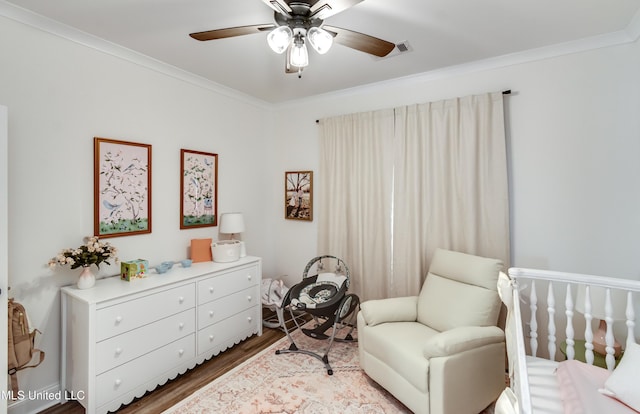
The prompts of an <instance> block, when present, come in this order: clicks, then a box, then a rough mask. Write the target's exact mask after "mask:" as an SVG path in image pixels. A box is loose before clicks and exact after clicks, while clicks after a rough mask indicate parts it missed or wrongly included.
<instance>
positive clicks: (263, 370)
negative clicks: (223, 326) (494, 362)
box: [163, 331, 492, 414]
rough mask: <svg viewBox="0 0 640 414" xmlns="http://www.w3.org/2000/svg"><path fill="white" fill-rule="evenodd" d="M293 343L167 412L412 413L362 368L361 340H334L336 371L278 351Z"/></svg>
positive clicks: (282, 343)
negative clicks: (328, 371) (360, 362)
mask: <svg viewBox="0 0 640 414" xmlns="http://www.w3.org/2000/svg"><path fill="white" fill-rule="evenodd" d="M292 336H293V338H294V341H295V342H296V344H297V345H298V348H299V349H304V350H311V351H314V352H315V351H320V354H321V355H324V352H323V350H324V348H323V347H326V344H327V341H320V340H316V339H313V338H309V337H307V336H306V335H304V334H303V333H302V332H300V331H294V332H293V333H292ZM343 336H344V335H343ZM353 336H354V337H355V336H356V334H355V331H354V333H353ZM289 344H290V342H289V340H288V339H287V338H286V337H285V338H283V339H281V340H279V341H278V342H276V343H275V344H273V345H271V346H270V347H269V348H267V349H265V350H264V351H262V352H260V353H259V354H257V355H255V356H254V357H252V358H251V359H249V360H247V361H246V362H244V363H242V364H241V365H239V366H237V367H236V368H234V369H233V370H231V371H229V372H227V373H226V374H224V375H222V376H220V377H219V378H217V379H216V380H214V381H213V382H211V383H209V384H207V385H206V386H204V387H203V388H201V389H200V390H198V391H196V392H195V393H194V394H192V395H190V396H189V397H188V398H186V399H185V400H183V401H181V402H180V403H178V404H176V405H175V406H173V407H171V408H170V409H168V410H167V411H165V412H164V413H163V414H187V413H188V414H194V413H198V414H208V413H210V414H214V413H215V414H219V413H225V414H227V413H230V414H231V413H242V414H244V413H247V414H285V413H286V414H332V413H345V414H352V413H353V414H361V413H362V414H377V413H394V414H396V413H411V411H410V410H409V409H408V408H406V407H405V406H404V405H402V403H400V402H399V401H398V400H396V399H395V398H394V397H393V396H392V395H391V394H389V393H388V392H387V391H385V390H384V389H383V388H381V387H380V386H379V385H378V384H377V383H375V382H373V381H372V380H370V379H369V377H367V376H366V375H365V374H364V372H363V371H362V369H360V366H359V364H358V344H357V343H347V342H334V344H333V347H332V348H331V351H330V352H329V362H330V364H331V367H332V368H333V375H328V374H327V371H326V369H325V368H324V364H323V363H322V362H321V361H319V360H318V359H316V358H314V357H311V356H308V355H304V354H297V353H289V354H280V355H276V353H275V351H276V350H278V349H287V348H288V347H289ZM489 412H490V411H486V413H489ZM491 412H492V411H491ZM483 414H485V413H483Z"/></svg>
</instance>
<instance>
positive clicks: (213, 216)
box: [180, 149, 218, 229]
mask: <svg viewBox="0 0 640 414" xmlns="http://www.w3.org/2000/svg"><path fill="white" fill-rule="evenodd" d="M217 225H218V154H212V153H209V152H201V151H190V150H186V149H181V150H180V228H181V229H193V228H198V227H212V226H217Z"/></svg>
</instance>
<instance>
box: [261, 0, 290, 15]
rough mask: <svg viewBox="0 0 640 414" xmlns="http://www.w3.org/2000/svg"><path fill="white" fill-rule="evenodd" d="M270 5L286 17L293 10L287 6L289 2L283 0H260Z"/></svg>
mask: <svg viewBox="0 0 640 414" xmlns="http://www.w3.org/2000/svg"><path fill="white" fill-rule="evenodd" d="M262 1H263V2H265V3H266V4H267V6H269V7H271V8H272V9H273V10H275V11H276V12H277V13H280V14H283V15H285V16H287V17H291V13H292V12H293V10H292V9H291V7H289V4H288V3H287V2H286V1H285V0H262Z"/></svg>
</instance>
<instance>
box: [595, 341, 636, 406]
mask: <svg viewBox="0 0 640 414" xmlns="http://www.w3.org/2000/svg"><path fill="white" fill-rule="evenodd" d="M638 382H640V345H638V344H634V343H632V344H629V346H627V349H625V351H624V355H623V357H622V360H621V361H620V363H619V364H618V366H617V367H616V369H614V370H613V373H611V376H609V378H608V379H607V381H606V382H605V383H604V388H603V389H600V390H599V391H600V392H601V393H603V394H604V395H608V396H610V397H613V398H615V399H617V400H619V401H621V402H623V403H625V404H626V405H628V406H629V407H631V408H633V409H634V410H636V411H640V393H639V392H638Z"/></svg>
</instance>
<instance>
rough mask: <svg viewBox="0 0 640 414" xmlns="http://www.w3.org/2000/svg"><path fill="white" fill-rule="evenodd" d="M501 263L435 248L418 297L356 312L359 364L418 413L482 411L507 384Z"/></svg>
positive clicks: (375, 303) (370, 305) (367, 306)
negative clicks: (501, 316) (499, 285)
mask: <svg viewBox="0 0 640 414" xmlns="http://www.w3.org/2000/svg"><path fill="white" fill-rule="evenodd" d="M501 269H502V262H501V261H499V260H495V259H488V258H484V257H478V256H473V255H469V254H464V253H458V252H453V251H449V250H443V249H438V250H436V252H435V254H434V256H433V260H432V262H431V266H430V267H429V272H428V274H427V277H426V279H425V282H424V284H423V286H422V289H421V291H420V294H419V296H410V297H400V298H389V299H380V300H370V301H366V302H364V303H362V304H361V305H360V312H359V313H358V350H359V354H360V365H361V366H362V369H363V370H364V371H365V372H366V373H367V375H368V376H369V377H371V378H372V379H373V380H374V381H376V382H377V383H379V384H380V385H381V386H382V387H384V388H385V389H387V390H388V391H389V392H390V393H391V394H393V395H394V396H395V397H396V398H397V399H398V400H400V401H401V402H402V403H403V404H404V405H406V406H407V407H408V408H409V409H411V410H412V411H413V412H415V413H425V414H429V413H431V414H477V413H479V412H481V411H482V410H483V409H484V408H486V407H487V406H488V405H489V404H491V403H492V402H493V401H495V400H496V399H497V398H498V396H499V395H500V393H501V392H502V390H503V389H504V388H505V381H504V378H505V377H504V358H505V337H504V332H503V331H502V329H500V328H498V327H497V326H496V324H497V322H498V314H499V312H500V306H501V301H500V297H499V296H498V292H497V282H498V273H499V272H500V270H501Z"/></svg>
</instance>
